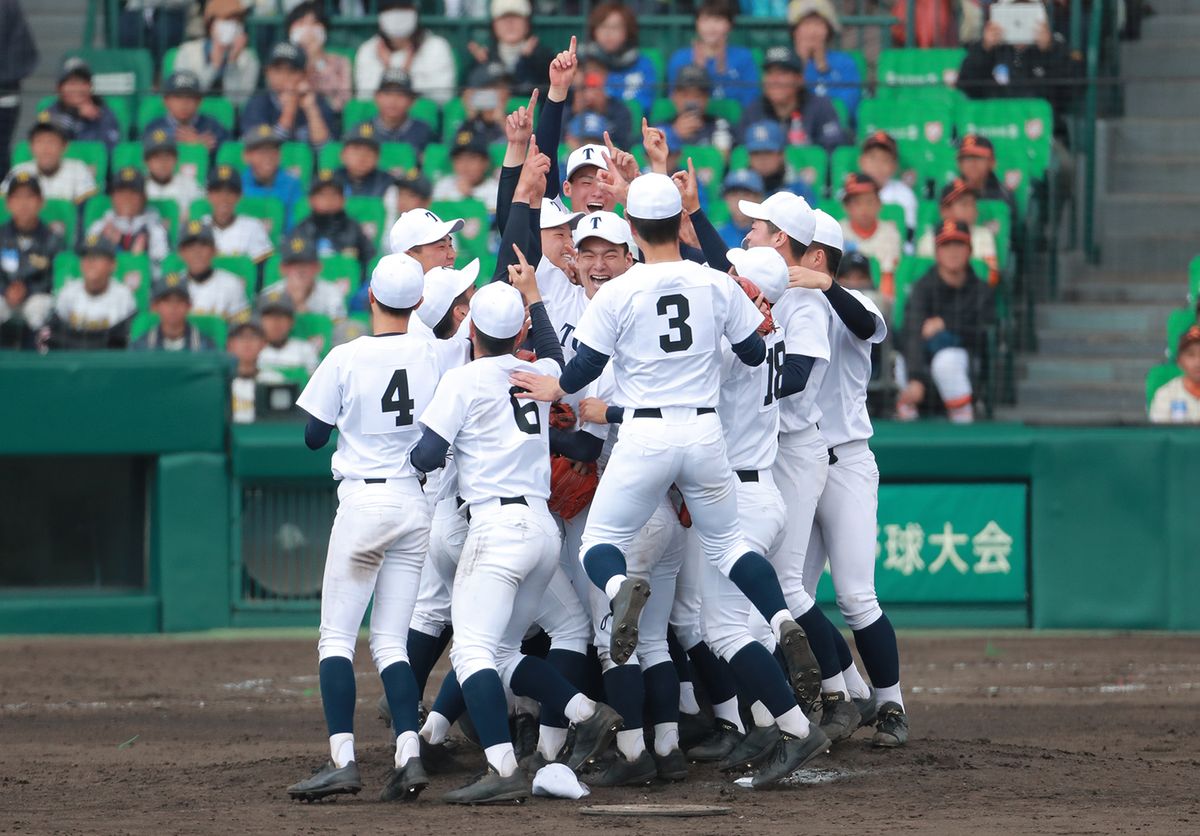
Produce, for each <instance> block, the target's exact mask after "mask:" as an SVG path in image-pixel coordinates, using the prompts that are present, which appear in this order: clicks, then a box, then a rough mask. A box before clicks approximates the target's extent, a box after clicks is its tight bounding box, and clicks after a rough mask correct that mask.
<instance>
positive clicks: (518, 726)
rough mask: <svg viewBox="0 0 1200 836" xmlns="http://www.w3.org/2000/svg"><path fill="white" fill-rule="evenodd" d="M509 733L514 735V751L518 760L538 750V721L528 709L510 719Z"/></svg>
mask: <svg viewBox="0 0 1200 836" xmlns="http://www.w3.org/2000/svg"><path fill="white" fill-rule="evenodd" d="M508 728H509V733H510V735H511V736H512V742H513V752H514V754H516V756H517V762H518V763H519V762H520V761H522V760H524V759H525V758H527V757H529V756H530V755H532V754H533V753H534V752H536V751H537V744H538V721H537V718H536V717H534V716H533V715H532V714H530V713H529V712H527V711H519V712H517V713H516V714H514V715H513V716H512V717H510V718H509V720H508Z"/></svg>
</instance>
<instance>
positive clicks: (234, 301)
mask: <svg viewBox="0 0 1200 836" xmlns="http://www.w3.org/2000/svg"><path fill="white" fill-rule="evenodd" d="M188 293H189V294H190V295H191V297H192V313H194V314H198V315H202V316H220V317H224V318H225V319H230V318H231V317H234V316H237V315H238V314H240V313H241V312H242V311H244V310H246V308H247V302H246V282H245V280H244V279H242V278H241V277H240V276H235V275H234V274H233V273H230V272H229V271H228V270H220V269H217V270H213V271H212V274H211V275H209V277H208V278H206V279H197V278H195V277H194V276H188Z"/></svg>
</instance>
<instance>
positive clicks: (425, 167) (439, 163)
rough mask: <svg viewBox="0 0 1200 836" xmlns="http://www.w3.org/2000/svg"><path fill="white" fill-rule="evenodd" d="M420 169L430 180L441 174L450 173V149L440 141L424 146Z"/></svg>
mask: <svg viewBox="0 0 1200 836" xmlns="http://www.w3.org/2000/svg"><path fill="white" fill-rule="evenodd" d="M421 163H422V165H421V170H422V171H423V172H424V173H425V176H426V177H428V178H429V179H430V180H436V179H437V178H438V177H440V176H441V175H443V174H449V173H450V149H448V148H447V147H446V146H445V145H444V144H443V143H441V142H434V143H430V144H429V145H426V146H425V156H424V158H423V159H422V160H421Z"/></svg>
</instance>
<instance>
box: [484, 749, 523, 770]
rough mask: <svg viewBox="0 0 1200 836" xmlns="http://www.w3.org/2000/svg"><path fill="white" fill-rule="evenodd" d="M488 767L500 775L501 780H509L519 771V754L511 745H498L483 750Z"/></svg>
mask: <svg viewBox="0 0 1200 836" xmlns="http://www.w3.org/2000/svg"><path fill="white" fill-rule="evenodd" d="M483 754H484V756H486V757H487V762H488V765H489V766H490V767H491V768H492V769H494V770H496V771H497V772H499V773H500V777H501V778H507V777H508V776H509V775H512V774H513V773H514V772H516V771H517V754H516V752H514V751H513V745H512V744H511V743H497V744H496V745H495V746H489V747H487V748H486V749H484V750H483Z"/></svg>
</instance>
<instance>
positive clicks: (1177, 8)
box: [1149, 0, 1197, 20]
mask: <svg viewBox="0 0 1200 836" xmlns="http://www.w3.org/2000/svg"><path fill="white" fill-rule="evenodd" d="M1150 5H1151V6H1152V7H1153V8H1154V13H1155V16H1157V15H1163V16H1173V15H1188V16H1191V15H1193V14H1195V13H1196V11H1197V8H1196V0H1154V2H1153V3H1151V4H1150ZM1153 19H1154V18H1153V17H1151V18H1149V20H1153Z"/></svg>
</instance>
